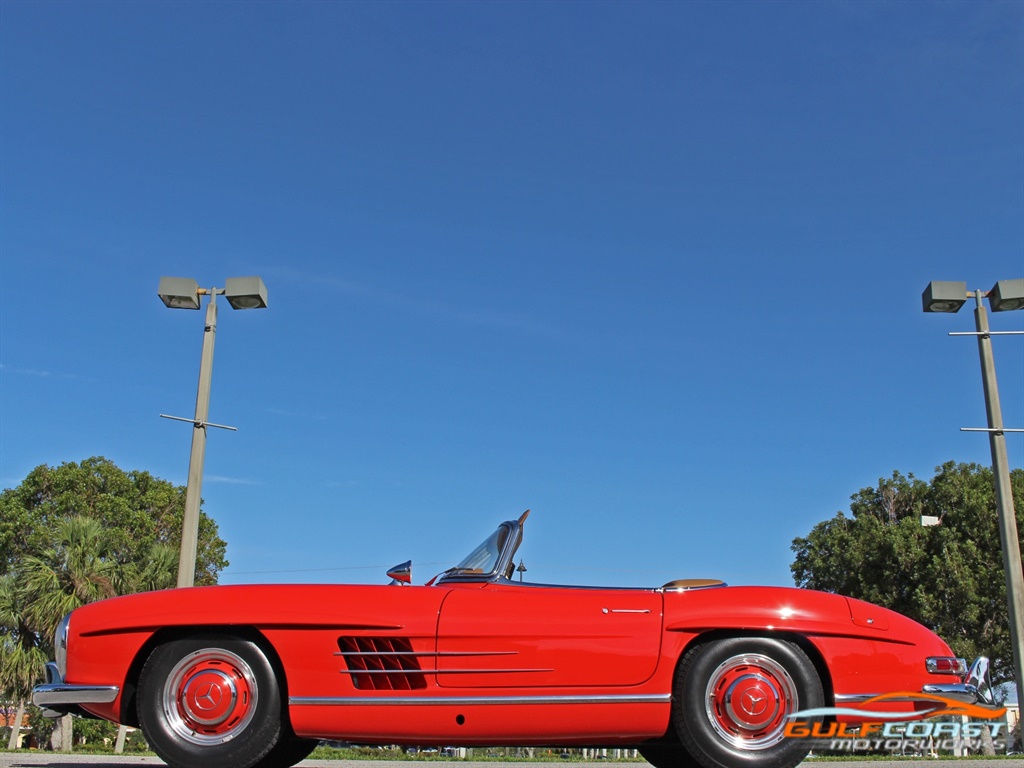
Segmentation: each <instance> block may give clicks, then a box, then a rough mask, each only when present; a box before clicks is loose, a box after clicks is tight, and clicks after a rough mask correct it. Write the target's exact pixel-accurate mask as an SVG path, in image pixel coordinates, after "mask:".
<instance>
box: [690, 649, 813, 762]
mask: <svg viewBox="0 0 1024 768" xmlns="http://www.w3.org/2000/svg"><path fill="white" fill-rule="evenodd" d="M674 694H675V699H676V702H677V705H678V706H677V707H676V708H675V709H674V711H673V724H674V726H675V729H676V733H677V734H678V736H679V740H680V741H681V742H682V744H683V746H684V747H685V748H686V751H687V752H689V753H690V754H691V755H693V756H694V757H695V758H696V759H697V760H698V761H699V762H700V763H701V764H702V765H704V766H705V768H793V766H795V765H796V764H797V763H799V762H800V761H801V760H803V759H804V758H805V757H806V756H807V753H808V752H809V751H810V745H809V743H808V742H806V741H805V740H802V739H794V738H786V736H785V733H784V731H785V727H786V723H787V717H788V716H789V715H791V714H793V713H794V712H797V711H799V710H804V709H811V708H813V707H821V706H824V699H825V696H824V693H823V691H822V686H821V680H820V678H819V677H818V673H817V670H815V668H814V664H813V663H812V662H811V660H810V659H809V658H808V657H807V654H806V653H804V652H803V651H802V650H801V649H800V648H799V646H797V645H794V644H793V643H790V642H787V641H785V640H779V639H774V638H758V637H732V638H727V639H724V640H715V641H709V642H706V643H702V644H700V645H696V646H694V647H693V648H691V649H690V650H688V651H687V652H686V653H685V654H684V655H683V658H682V660H681V661H680V663H679V668H678V669H677V670H676V679H675V686H674Z"/></svg>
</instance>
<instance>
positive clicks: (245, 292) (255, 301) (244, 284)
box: [224, 277, 267, 309]
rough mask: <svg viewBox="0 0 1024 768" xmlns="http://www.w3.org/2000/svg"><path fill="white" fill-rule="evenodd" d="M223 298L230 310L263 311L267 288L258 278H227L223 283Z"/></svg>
mask: <svg viewBox="0 0 1024 768" xmlns="http://www.w3.org/2000/svg"><path fill="white" fill-rule="evenodd" d="M224 298H226V299H227V300H228V304H230V305H231V308H232V309H265V308H266V306H267V286H265V285H264V284H263V280H262V279H261V278H259V277H229V278H228V279H227V280H225V281H224Z"/></svg>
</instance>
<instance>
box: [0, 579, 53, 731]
mask: <svg viewBox="0 0 1024 768" xmlns="http://www.w3.org/2000/svg"><path fill="white" fill-rule="evenodd" d="M27 604H28V603H27V600H26V599H25V594H24V590H22V589H19V588H18V584H17V582H16V581H15V579H14V577H13V576H12V575H7V576H3V577H0V651H2V653H0V694H2V696H3V698H5V699H8V700H11V701H14V702H15V703H16V714H15V718H14V721H13V722H12V723H11V736H10V739H9V740H8V742H7V748H8V749H16V748H17V746H18V734H19V731H20V728H21V722H22V720H23V719H24V717H25V702H26V701H27V700H28V698H29V696H30V695H31V693H32V686H33V685H35V683H36V681H38V680H39V679H40V678H41V677H42V675H43V668H44V666H45V664H46V660H47V658H48V656H49V654H48V653H47V651H46V649H45V648H44V647H43V644H42V642H43V641H42V639H41V638H40V637H39V635H38V634H37V633H35V632H33V631H32V629H31V627H30V626H29V624H28V618H27V615H26V606H27Z"/></svg>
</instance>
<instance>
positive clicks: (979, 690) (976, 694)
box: [921, 656, 996, 707]
mask: <svg viewBox="0 0 1024 768" xmlns="http://www.w3.org/2000/svg"><path fill="white" fill-rule="evenodd" d="M921 690H922V692H924V693H931V694H935V695H937V696H945V697H946V698H949V699H955V700H956V701H962V702H964V703H966V704H978V705H980V706H983V707H995V706H996V702H995V697H994V696H993V695H992V685H991V683H990V682H989V677H988V659H987V658H986V657H985V656H979V657H978V658H976V659H975V660H974V663H973V664H971V668H970V669H968V670H967V674H966V675H964V681H963V682H962V683H930V684H928V685H926V686H924V688H922V689H921Z"/></svg>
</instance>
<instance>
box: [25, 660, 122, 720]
mask: <svg viewBox="0 0 1024 768" xmlns="http://www.w3.org/2000/svg"><path fill="white" fill-rule="evenodd" d="M118 693H120V688H118V687H117V686H116V685H71V684H69V683H65V682H64V681H63V680H62V679H61V676H60V671H59V670H58V669H57V665H56V664H55V663H53V662H52V661H51V662H49V663H47V665H46V682H45V683H43V684H42V685H37V686H36V687H35V688H33V689H32V703H33V704H35V705H36V706H37V707H39V708H40V709H42V710H43V715H45V716H46V717H60V716H61V715H66V714H69V713H71V714H85V713H84V712H82V710H81V709H80V707H79V705H80V704H109V703H110V702H112V701H113V700H114V699H116V698H117V694H118Z"/></svg>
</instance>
